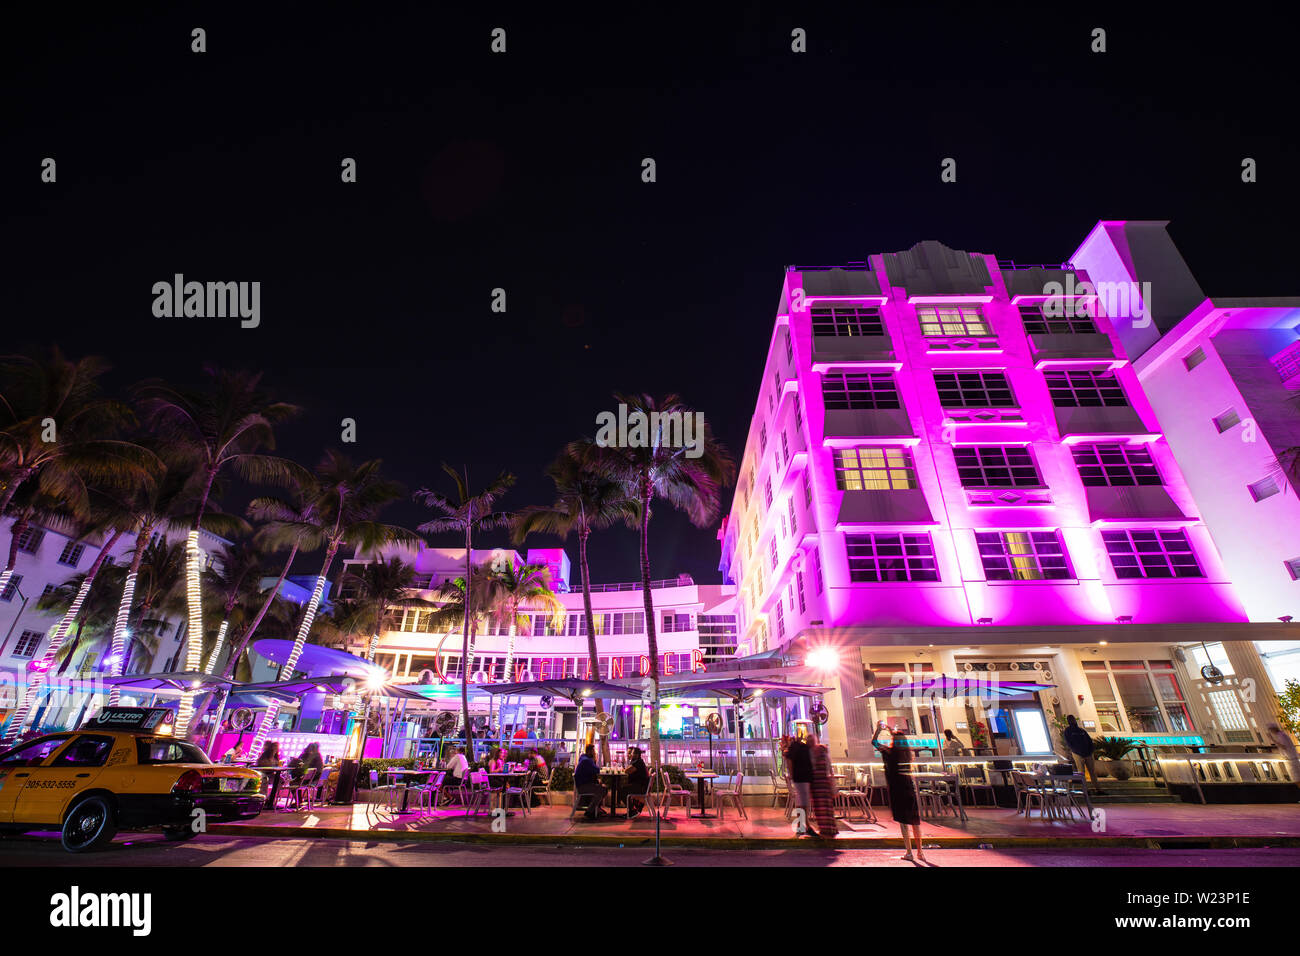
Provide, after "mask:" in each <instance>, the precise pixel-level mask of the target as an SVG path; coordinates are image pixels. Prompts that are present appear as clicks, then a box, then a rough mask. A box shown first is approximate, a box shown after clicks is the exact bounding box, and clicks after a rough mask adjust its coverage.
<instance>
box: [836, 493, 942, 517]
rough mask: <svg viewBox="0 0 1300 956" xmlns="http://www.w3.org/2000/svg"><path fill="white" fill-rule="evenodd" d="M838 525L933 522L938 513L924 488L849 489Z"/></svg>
mask: <svg viewBox="0 0 1300 956" xmlns="http://www.w3.org/2000/svg"><path fill="white" fill-rule="evenodd" d="M843 494H844V497H843V499H842V500H841V501H840V513H839V517H838V518H837V519H836V522H837V523H838V524H933V523H934V515H932V514H931V513H930V506H929V504H928V503H927V502H926V500H925V492H924V491H922V490H921V489H920V488H905V489H902V490H889V491H846V492H844V493H843Z"/></svg>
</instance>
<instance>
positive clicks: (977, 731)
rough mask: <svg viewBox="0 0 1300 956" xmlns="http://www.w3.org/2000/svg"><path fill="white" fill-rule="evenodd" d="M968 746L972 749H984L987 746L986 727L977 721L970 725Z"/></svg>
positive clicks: (980, 721) (982, 722)
mask: <svg viewBox="0 0 1300 956" xmlns="http://www.w3.org/2000/svg"><path fill="white" fill-rule="evenodd" d="M969 731H970V745H971V747H972V748H977V749H984V748H986V747H988V745H989V735H988V725H987V724H986V723H984V721H982V720H977V721H975V723H973V724H971V725H970V728H969Z"/></svg>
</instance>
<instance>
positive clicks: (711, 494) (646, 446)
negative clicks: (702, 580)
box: [570, 393, 736, 768]
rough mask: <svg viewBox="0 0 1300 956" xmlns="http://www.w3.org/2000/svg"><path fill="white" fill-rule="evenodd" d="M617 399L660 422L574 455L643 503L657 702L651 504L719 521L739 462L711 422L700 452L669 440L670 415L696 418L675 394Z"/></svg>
mask: <svg viewBox="0 0 1300 956" xmlns="http://www.w3.org/2000/svg"><path fill="white" fill-rule="evenodd" d="M614 399H615V401H617V402H620V403H623V404H626V405H627V407H628V418H629V420H631V418H632V416H633V415H634V414H636V413H637V412H639V413H641V414H642V415H644V416H645V417H646V420H647V421H648V422H657V423H658V425H659V427H658V428H657V429H651V430H650V434H649V436H648V441H646V442H644V443H640V444H637V445H630V444H629V445H627V446H622V447H619V446H612V445H610V446H602V445H597V444H596V443H595V442H591V441H581V442H575V443H573V444H572V445H571V446H570V453H571V454H572V455H573V456H574V457H575V458H577V459H578V460H579V461H582V462H584V463H586V464H587V465H588V466H589V467H592V468H595V469H596V470H597V471H599V472H601V473H602V474H604V475H606V476H607V477H609V478H611V479H613V480H615V481H618V482H619V483H620V484H622V486H623V488H624V490H625V491H626V493H627V494H628V496H629V497H631V498H634V499H635V500H636V501H638V502H639V517H640V519H641V527H640V532H641V597H642V600H643V602H644V604H645V632H646V645H647V650H648V655H649V657H650V681H651V689H652V692H653V704H654V705H655V706H657V705H658V701H659V640H658V636H657V631H656V627H655V623H656V622H655V613H654V596H653V595H652V594H651V591H650V581H651V577H650V515H651V505H652V504H653V503H654V500H655V499H656V498H662V499H664V500H665V501H667V502H668V503H669V504H670V505H672V506H673V507H674V508H676V509H677V510H679V511H683V512H685V513H686V515H687V516H688V517H689V518H690V520H691V523H692V524H694V525H695V526H696V527H697V528H703V527H706V526H708V525H709V524H711V523H712V522H713V521H714V520H716V519H717V516H718V511H719V508H720V506H721V489H722V488H723V487H724V486H725V485H728V484H730V483H731V482H732V481H733V480H734V479H735V475H736V463H735V461H734V460H733V459H732V457H731V455H730V453H729V452H728V451H727V449H726V448H725V447H723V446H722V445H721V444H720V443H719V442H718V441H717V439H716V438H714V437H713V432H712V429H711V428H709V426H708V424H707V422H706V423H705V426H704V434H703V435H702V436H700V448H699V451H700V454H699V455H698V456H696V457H687V455H686V451H687V449H686V448H685V447H679V446H675V445H672V444H669V443H668V442H667V440H666V437H667V436H665V434H664V429H665V423H666V422H668V421H671V420H672V416H680V418H678V420H679V421H685V420H687V419H686V416H688V415H689V416H691V420H694V416H695V411H694V410H693V409H691V408H690V407H689V406H687V405H686V404H685V403H683V402H682V400H681V399H680V398H678V397H677V396H676V395H668V396H667V397H665V398H662V399H655V398H654V397H652V396H650V395H623V394H619V393H615V395H614ZM650 755H651V762H652V763H653V765H654V766H655V767H656V768H657V767H658V766H659V715H658V714H657V713H653V714H652V715H651V718H650Z"/></svg>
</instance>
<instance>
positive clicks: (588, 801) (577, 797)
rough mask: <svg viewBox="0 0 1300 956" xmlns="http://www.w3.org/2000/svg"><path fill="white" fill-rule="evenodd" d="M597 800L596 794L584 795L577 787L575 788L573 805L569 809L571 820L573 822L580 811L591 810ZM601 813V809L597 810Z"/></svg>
mask: <svg viewBox="0 0 1300 956" xmlns="http://www.w3.org/2000/svg"><path fill="white" fill-rule="evenodd" d="M595 800H596V794H594V793H582V792H580V791H579V790H578V788H577V787H574V788H573V803H572V805H571V806H570V807H569V819H570V820H572V819H573V817H574V815H575V814H576V813H577V812H578V811H579V810H583V811H586V810H588V809H590V808H591V805H592V803H594V802H595ZM597 812H599V807H598V808H597Z"/></svg>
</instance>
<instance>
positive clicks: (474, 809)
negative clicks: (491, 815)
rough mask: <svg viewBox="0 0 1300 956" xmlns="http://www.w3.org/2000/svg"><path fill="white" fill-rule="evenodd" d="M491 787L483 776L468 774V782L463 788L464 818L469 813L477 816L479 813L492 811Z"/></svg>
mask: <svg viewBox="0 0 1300 956" xmlns="http://www.w3.org/2000/svg"><path fill="white" fill-rule="evenodd" d="M493 792H494V791H493V790H492V785H491V784H490V783H488V778H487V776H486V775H484V774H479V773H470V775H469V780H468V781H467V782H466V783H465V787H464V796H463V799H464V802H465V816H469V815H470V814H471V813H472V814H474V815H476V816H477V815H478V813H479V811H481V810H487V811H490V810H491V809H492V794H493Z"/></svg>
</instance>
